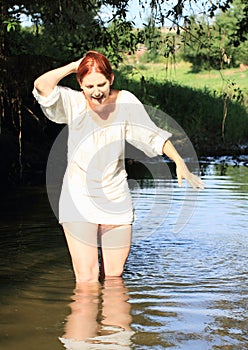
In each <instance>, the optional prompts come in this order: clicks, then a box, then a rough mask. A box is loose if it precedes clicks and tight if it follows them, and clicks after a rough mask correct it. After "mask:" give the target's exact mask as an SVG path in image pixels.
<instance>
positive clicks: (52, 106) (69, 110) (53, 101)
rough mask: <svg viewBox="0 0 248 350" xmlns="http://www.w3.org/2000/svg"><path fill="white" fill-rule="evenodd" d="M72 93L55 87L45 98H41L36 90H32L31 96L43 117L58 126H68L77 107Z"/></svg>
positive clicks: (60, 87) (67, 89) (68, 89)
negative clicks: (37, 104)
mask: <svg viewBox="0 0 248 350" xmlns="http://www.w3.org/2000/svg"><path fill="white" fill-rule="evenodd" d="M74 93H75V91H74V90H72V89H70V88H67V87H62V86H55V88H54V89H53V91H52V92H51V93H50V94H49V95H48V96H46V97H45V96H41V95H40V94H39V93H38V91H37V89H36V88H34V89H33V95H34V97H35V99H36V100H37V101H38V103H39V104H40V106H41V109H42V111H43V113H44V114H45V116H46V117H47V118H48V119H50V120H51V121H53V122H55V123H59V124H69V123H70V122H71V121H72V119H73V115H74V114H75V108H76V107H77V104H76V101H74V99H75V98H74Z"/></svg>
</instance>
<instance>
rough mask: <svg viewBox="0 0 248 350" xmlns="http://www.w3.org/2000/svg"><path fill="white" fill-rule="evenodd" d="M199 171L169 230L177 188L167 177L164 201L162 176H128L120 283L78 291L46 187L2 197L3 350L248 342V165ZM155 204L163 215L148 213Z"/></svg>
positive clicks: (178, 199) (180, 196)
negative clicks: (185, 208)
mask: <svg viewBox="0 0 248 350" xmlns="http://www.w3.org/2000/svg"><path fill="white" fill-rule="evenodd" d="M201 169H202V172H203V174H204V176H203V177H204V181H205V185H206V189H205V191H204V192H201V193H200V194H199V196H198V199H197V203H196V205H195V209H194V214H193V215H192V216H191V217H190V218H187V223H185V225H184V227H183V228H182V229H181V230H180V231H179V232H176V233H175V232H174V231H173V227H174V225H175V221H176V220H177V216H178V212H179V211H180V208H181V206H182V202H183V201H185V194H184V191H183V190H182V189H178V188H177V184H176V182H175V180H171V182H172V183H171V189H172V197H173V198H172V200H171V202H170V205H169V206H168V205H167V201H168V192H167V187H168V182H166V181H165V180H159V179H158V180H156V181H155V182H154V181H151V182H150V183H149V179H146V181H143V182H141V183H140V186H139V181H136V182H135V186H134V187H133V188H132V195H133V198H134V201H135V205H136V215H137V219H136V224H134V238H135V241H134V244H133V246H132V250H131V254H130V256H129V258H128V262H127V265H126V269H125V273H124V276H123V279H121V278H120V279H113V280H108V281H105V283H104V284H96V285H91V286H88V288H86V287H85V288H80V287H78V286H76V288H75V285H74V278H73V272H72V268H71V263H70V258H69V255H68V251H67V247H66V244H65V240H64V236H63V233H62V231H61V229H60V227H59V226H58V224H57V221H56V218H55V217H54V214H53V212H52V211H51V209H50V206H49V203H48V199H47V195H46V189H45V188H40V187H37V188H33V187H32V188H29V189H28V188H25V189H23V190H20V191H18V192H16V193H14V192H13V193H9V194H8V195H6V196H5V197H4V198H3V199H2V208H1V213H0V217H1V227H0V237H1V245H0V253H1V257H2V258H1V260H0V270H1V285H0V290H1V296H0V302H1V314H2V317H1V337H0V348H1V349H8V350H12V349H13V350H16V349H18V350H24V349H25V350H26V349H31V350H32V349H35V350H43V349H44V350H47V349H53V350H59V349H61V350H62V349H64V348H66V349H77V350H78V349H80V350H81V349H102V348H103V349H109V350H110V349H122V348H123V349H137V350H143V349H144V350H146V349H147V350H148V349H166V348H168V349H190V350H192V349H197V350H199V349H201V350H205V349H206V350H207V349H223V350H224V349H245V348H247V347H248V337H247V316H248V315H247V294H248V287H247V286H248V268H247V261H248V260H247V258H248V250H247V240H248V239H247V226H248V219H247V217H248V216H247V209H248V204H247V203H248V202H247V187H248V169H247V167H245V166H236V165H234V164H232V163H230V164H229V163H228V164H227V163H225V164H224V165H223V164H221V163H219V164H209V160H208V163H203V164H202V165H201ZM154 184H155V185H157V184H158V185H159V186H157V188H159V189H160V192H159V193H155V191H154V188H155V187H156V186H155V185H154ZM170 193H171V192H170ZM156 196H157V197H158V198H157V201H156V200H154V198H155V197H156ZM154 203H156V205H158V207H159V208H162V206H163V205H164V206H165V208H166V215H165V213H164V212H163V211H162V209H159V210H157V211H154V215H151V211H152V210H151V208H153V207H154ZM189 204H190V203H189ZM160 205H162V206H161V207H160ZM164 216H166V217H164ZM140 223H142V224H143V225H142V230H141V229H140V227H141V225H140Z"/></svg>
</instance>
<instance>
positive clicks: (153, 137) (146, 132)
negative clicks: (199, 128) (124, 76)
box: [125, 91, 172, 157]
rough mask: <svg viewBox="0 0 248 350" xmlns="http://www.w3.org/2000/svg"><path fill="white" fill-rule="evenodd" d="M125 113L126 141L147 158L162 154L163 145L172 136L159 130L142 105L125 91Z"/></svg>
mask: <svg viewBox="0 0 248 350" xmlns="http://www.w3.org/2000/svg"><path fill="white" fill-rule="evenodd" d="M125 94H126V97H127V98H126V100H125V108H126V110H127V111H126V112H127V124H126V141H127V142H128V143H130V144H131V145H133V146H135V147H136V148H138V149H140V150H141V151H143V152H144V153H145V154H146V155H147V156H148V157H155V156H157V155H162V154H163V145H164V143H165V141H167V140H168V139H169V138H170V137H171V136H172V134H171V133H170V132H168V131H166V130H163V129H161V128H159V127H158V126H157V125H156V124H155V123H154V122H153V121H152V120H151V118H150V117H149V115H148V113H147V112H146V110H145V107H144V106H143V104H142V103H141V102H140V101H139V100H138V99H137V98H136V97H135V96H134V95H133V94H131V93H130V92H128V91H125Z"/></svg>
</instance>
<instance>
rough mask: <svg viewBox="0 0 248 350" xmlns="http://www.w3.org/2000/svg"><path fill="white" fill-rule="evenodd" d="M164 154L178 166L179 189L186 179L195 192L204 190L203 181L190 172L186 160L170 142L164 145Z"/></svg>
mask: <svg viewBox="0 0 248 350" xmlns="http://www.w3.org/2000/svg"><path fill="white" fill-rule="evenodd" d="M163 153H164V154H165V155H167V156H168V157H169V158H170V159H171V160H173V162H175V164H176V172H177V179H178V185H179V187H181V186H182V180H183V179H185V180H186V181H188V183H189V184H190V186H191V187H193V189H194V190H195V191H197V189H198V188H200V189H201V190H203V189H204V184H203V181H202V180H201V179H200V178H199V177H198V176H196V175H194V174H193V173H191V172H190V171H189V169H188V167H187V165H186V164H185V162H184V160H183V159H182V157H181V156H180V155H179V154H178V152H177V150H176V149H175V147H174V146H173V144H172V143H171V142H170V141H169V140H168V141H166V142H165V143H164V146H163Z"/></svg>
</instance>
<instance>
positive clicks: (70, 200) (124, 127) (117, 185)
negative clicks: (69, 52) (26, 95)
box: [33, 86, 171, 225]
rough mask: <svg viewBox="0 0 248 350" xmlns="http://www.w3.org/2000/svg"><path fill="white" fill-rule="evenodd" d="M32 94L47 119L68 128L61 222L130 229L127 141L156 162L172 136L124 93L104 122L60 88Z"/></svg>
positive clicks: (75, 95)
mask: <svg viewBox="0 0 248 350" xmlns="http://www.w3.org/2000/svg"><path fill="white" fill-rule="evenodd" d="M33 94H34V97H35V98H36V99H37V101H38V102H39V104H40V105H41V108H42V111H43V112H44V114H45V115H46V116H47V118H49V119H50V120H52V121H54V122H56V123H65V124H68V154H67V162H68V163H67V170H66V172H65V175H64V180H63V186H62V190H61V195H60V201H59V222H60V223H63V222H82V221H84V222H85V221H86V222H92V223H97V224H110V225H111V224H113V225H121V224H130V223H132V222H133V206H132V200H131V196H130V192H129V188H128V183H127V173H126V170H125V162H124V161H125V141H127V142H128V143H130V144H132V145H133V146H135V147H136V148H138V149H140V150H142V151H143V152H144V153H145V154H146V155H148V156H149V157H154V156H157V155H162V149H163V145H164V142H165V141H166V140H167V139H168V138H169V137H170V136H171V134H170V133H169V132H167V131H164V130H162V129H160V128H158V127H157V126H156V125H155V124H154V123H153V122H152V120H151V119H150V117H149V115H148V114H147V112H146V110H145V108H144V106H143V105H142V103H141V102H140V101H139V100H138V99H137V98H136V97H135V96H134V95H133V94H132V93H130V92H128V91H126V90H121V91H120V92H119V93H118V97H117V101H116V104H115V105H113V111H112V112H111V113H110V115H109V117H108V119H107V120H106V121H102V120H101V119H100V118H99V116H98V115H97V114H96V113H95V112H94V111H93V110H91V109H90V108H89V107H88V104H87V103H86V99H85V97H84V95H83V93H82V92H80V91H76V90H72V89H70V88H66V87H62V86H56V87H55V88H54V90H53V91H52V93H51V94H50V95H49V96H47V97H44V96H41V95H39V94H38V91H37V90H36V89H34V90H33ZM54 171H56V169H54Z"/></svg>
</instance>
